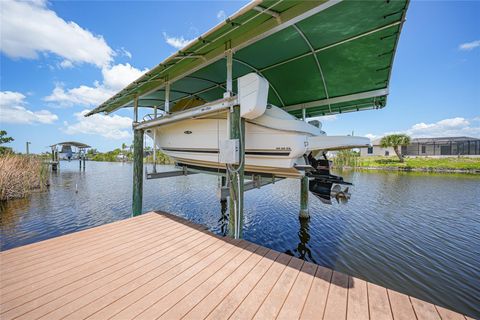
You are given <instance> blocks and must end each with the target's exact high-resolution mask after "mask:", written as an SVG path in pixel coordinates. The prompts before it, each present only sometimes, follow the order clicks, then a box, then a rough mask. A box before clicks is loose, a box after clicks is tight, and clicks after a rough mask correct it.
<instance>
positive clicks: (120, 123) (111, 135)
mask: <svg viewBox="0 0 480 320" xmlns="http://www.w3.org/2000/svg"><path fill="white" fill-rule="evenodd" d="M88 112H90V110H87V109H86V110H83V111H81V112H77V113H75V118H76V120H77V122H76V123H74V124H71V125H70V124H69V123H68V122H64V127H63V128H62V131H64V132H65V133H67V134H92V135H100V136H102V137H105V138H108V139H115V140H120V139H127V138H130V137H131V128H132V119H131V118H129V117H122V116H119V115H116V114H115V115H111V116H109V115H102V114H94V115H92V116H90V117H87V118H85V114H87V113H88Z"/></svg>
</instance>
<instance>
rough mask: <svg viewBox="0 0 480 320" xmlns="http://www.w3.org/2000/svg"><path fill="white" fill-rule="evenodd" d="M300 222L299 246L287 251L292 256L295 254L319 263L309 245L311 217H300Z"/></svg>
mask: <svg viewBox="0 0 480 320" xmlns="http://www.w3.org/2000/svg"><path fill="white" fill-rule="evenodd" d="M298 220H299V222H300V230H298V233H297V235H298V239H299V242H298V244H297V247H296V248H295V249H293V251H292V250H287V251H286V252H285V253H286V254H289V255H291V256H295V257H297V258H300V259H302V260H308V261H311V262H313V263H317V262H316V261H315V259H314V258H313V255H312V250H310V248H309V246H308V241H310V230H309V223H310V219H307V218H299V219H298Z"/></svg>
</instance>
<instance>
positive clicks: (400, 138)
mask: <svg viewBox="0 0 480 320" xmlns="http://www.w3.org/2000/svg"><path fill="white" fill-rule="evenodd" d="M410 141H411V140H410V137H409V136H407V135H406V134H390V135H388V136H385V137H383V138H382V140H380V146H381V147H382V148H388V147H392V148H393V150H394V151H395V153H396V154H397V157H398V159H399V160H400V162H404V158H403V156H402V154H401V152H400V150H399V149H398V147H400V146H406V145H409V144H410Z"/></svg>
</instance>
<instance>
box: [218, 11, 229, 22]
mask: <svg viewBox="0 0 480 320" xmlns="http://www.w3.org/2000/svg"><path fill="white" fill-rule="evenodd" d="M226 18H227V14H226V13H225V11H223V10H220V11H218V12H217V19H218V20H220V21H223V20H225V19H226Z"/></svg>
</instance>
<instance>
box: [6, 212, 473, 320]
mask: <svg viewBox="0 0 480 320" xmlns="http://www.w3.org/2000/svg"><path fill="white" fill-rule="evenodd" d="M0 257H1V301H0V302H1V305H0V306H1V309H0V318H1V319H5V320H6V319H14V318H15V319H39V318H41V319H49V320H50V319H87V318H88V319H132V318H139V319H157V318H159V319H180V318H184V319H204V318H207V319H227V318H229V319H251V318H256V319H274V318H278V319H297V318H303V319H322V318H323V319H359V320H362V319H395V320H396V319H463V320H465V319H469V318H466V317H465V316H463V315H461V314H458V313H455V312H452V311H450V310H447V309H444V308H441V307H438V306H435V305H433V304H430V303H427V302H424V301H421V300H418V299H415V298H413V297H409V296H407V295H404V294H401V293H399V292H395V291H392V290H389V289H385V288H383V287H380V286H377V285H375V284H372V283H368V282H366V281H364V280H361V279H357V278H354V277H351V276H347V275H345V274H343V273H340V272H337V271H332V270H330V269H327V268H324V267H321V266H318V265H315V264H312V263H309V262H304V261H302V260H299V259H297V258H292V257H290V256H288V255H286V254H283V253H279V252H276V251H274V250H270V249H267V248H264V247H261V246H258V245H256V244H253V243H249V242H247V241H244V240H232V239H228V238H221V237H218V236H215V235H213V234H211V233H209V232H206V231H205V230H204V229H203V228H201V227H199V226H198V225H194V224H192V223H190V222H187V221H185V220H181V219H179V218H176V217H174V216H171V215H167V214H157V213H148V214H144V215H142V216H139V217H136V218H132V219H127V220H123V221H119V222H115V223H111V224H108V225H104V226H101V227H97V228H92V229H89V230H85V231H81V232H77V233H73V234H70V235H66V236H62V237H58V238H54V239H50V240H47V241H43V242H38V243H34V244H31V245H27V246H23V247H19V248H15V249H12V250H8V251H5V252H2V253H1V255H0Z"/></svg>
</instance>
